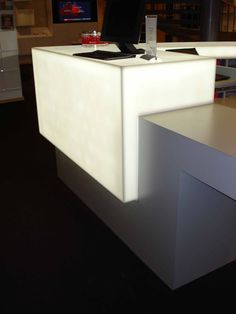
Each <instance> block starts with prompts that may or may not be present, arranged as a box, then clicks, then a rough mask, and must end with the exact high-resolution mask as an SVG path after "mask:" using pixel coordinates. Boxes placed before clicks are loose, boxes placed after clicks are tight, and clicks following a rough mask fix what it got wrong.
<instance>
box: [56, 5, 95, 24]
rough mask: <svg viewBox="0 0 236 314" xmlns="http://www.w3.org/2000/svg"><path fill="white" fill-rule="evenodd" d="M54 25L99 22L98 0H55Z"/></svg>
mask: <svg viewBox="0 0 236 314" xmlns="http://www.w3.org/2000/svg"><path fill="white" fill-rule="evenodd" d="M52 7H53V23H70V22H94V21H97V3H96V0H76V1H66V0H53V6H52Z"/></svg>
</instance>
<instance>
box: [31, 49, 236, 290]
mask: <svg viewBox="0 0 236 314" xmlns="http://www.w3.org/2000/svg"><path fill="white" fill-rule="evenodd" d="M80 49H82V48H80ZM109 49H110V47H109ZM78 50H79V48H78V47H75V46H72V47H51V48H35V49H33V65H34V75H35V85H36V96H37V107H38V118H39V127H40V132H41V133H42V134H43V135H44V136H45V137H46V138H47V139H49V140H50V141H51V142H52V143H53V144H54V145H55V146H56V148H57V149H56V155H57V166H58V175H59V177H60V178H61V179H62V180H63V181H64V182H65V183H66V184H67V185H68V186H69V187H70V188H71V189H72V190H73V191H74V192H75V193H76V194H77V195H78V196H79V197H80V199H81V200H82V201H84V202H85V203H86V204H87V205H88V207H89V208H90V209H91V210H93V211H94V212H95V213H96V215H97V216H98V217H100V218H101V219H102V220H103V221H104V222H105V223H106V224H107V225H108V226H109V227H110V228H111V229H112V230H113V232H115V233H116V234H117V235H118V236H119V237H120V238H121V239H122V240H123V241H124V242H125V243H126V244H127V245H128V246H129V247H130V249H131V250H132V251H134V252H135V254H137V256H139V257H140V258H141V259H142V260H143V261H144V262H145V263H146V264H147V265H148V266H149V267H150V268H151V269H152V270H153V271H154V272H155V273H156V274H157V275H158V276H159V277H160V278H161V279H162V280H163V281H164V282H165V283H166V284H167V285H168V286H169V287H171V288H177V287H179V286H181V285H183V284H186V283H188V282H190V281H191V280H194V279H196V278H198V277H200V276H202V275H204V274H206V273H208V272H209V271H212V270H213V269H216V268H217V267H220V266H222V265H224V264H225V263H227V262H229V261H231V260H234V259H235V258H236V254H235V250H234V241H232V239H235V238H236V234H235V231H234V230H236V228H235V227H236V226H235V225H234V221H235V220H236V217H235V214H234V213H236V210H235V201H234V200H233V199H232V197H235V194H236V193H235V191H234V189H232V187H234V186H235V179H234V177H235V176H234V172H235V156H234V155H233V156H231V155H230V154H231V153H230V151H229V150H227V149H226V148H225V147H224V146H223V144H222V143H224V142H227V140H228V138H227V136H228V135H229V134H230V132H228V133H227V132H226V131H225V132H224V133H223V134H222V136H223V138H222V142H221V144H220V146H219V147H214V146H212V145H213V144H212V143H213V142H214V141H213V140H211V139H212V136H214V134H216V133H215V131H216V130H219V128H221V127H222V125H224V126H225V127H226V130H227V128H228V126H229V124H228V122H229V121H228V120H227V119H226V118H225V119H223V120H221V118H220V117H221V114H220V112H218V114H216V115H215V114H214V106H215V105H208V104H209V103H211V102H212V101H213V96H214V78H215V60H214V59H211V58H206V57H198V56H190V55H183V54H175V53H173V52H164V51H159V52H158V56H159V58H160V59H158V60H157V61H155V60H152V61H151V62H147V61H145V60H142V59H139V58H137V59H132V60H119V61H113V62H109V63H108V62H103V61H92V60H83V59H79V58H75V57H72V56H71V55H72V53H73V52H75V51H78ZM198 105H201V106H200V107H196V108H189V109H186V108H187V107H194V106H198ZM180 108H185V109H183V110H186V112H184V111H178V110H176V111H175V112H172V110H175V109H180ZM201 109H202V110H201ZM227 109H228V108H227ZM163 111H170V112H168V113H162V112H163ZM151 113H159V114H158V115H157V116H156V115H150V116H144V115H147V114H151ZM174 113H176V115H172V114H174ZM231 114H232V117H233V120H231V122H230V125H231V127H232V126H233V125H234V123H233V122H234V118H236V117H235V114H233V112H230V115H229V116H231ZM162 115H163V116H162ZM197 116H198V121H199V122H198V125H197V126H196V125H195V122H196V117H197ZM223 116H224V115H223ZM160 117H165V119H164V120H165V123H166V124H165V125H164V124H162V123H164V122H163V121H162V120H161V118H160ZM184 120H185V122H189V124H187V125H185V123H184ZM139 121H140V127H139ZM178 121H179V123H178ZM173 122H174V123H173ZM175 122H177V124H175ZM203 125H204V126H205V127H203ZM208 125H209V128H207V127H206V126H208ZM193 126H194V130H195V131H196V134H194V132H192V127H193ZM181 130H182V131H181ZM229 130H230V129H229ZM233 131H234V130H233ZM181 132H183V133H181ZM199 132H200V133H199ZM217 134H218V133H217ZM219 134H220V133H219ZM226 139H227V140H226ZM178 144H179V145H178ZM218 144H219V142H218ZM230 145H231V146H232V147H234V143H233V142H232V143H231V144H230ZM218 150H220V152H219V151H218ZM205 157H207V158H205ZM212 165H216V168H214V167H213V168H212V169H211V171H208V172H207V170H208V166H212ZM218 168H219V169H221V171H222V174H225V173H230V174H232V175H231V176H230V179H229V178H228V176H227V175H224V176H223V178H224V181H222V184H221V177H220V172H219V171H218V172H214V169H218ZM84 170H85V171H84ZM225 170H227V172H224V171H225ZM215 173H216V176H217V177H215V178H214V174H215ZM224 193H225V194H226V195H228V196H225V195H224ZM227 193H228V194H227ZM229 196H230V197H229ZM199 200H200V201H201V202H200V203H198V201H199ZM208 207H209V208H208ZM198 212H199V213H200V215H199V216H198V214H196V213H198ZM222 212H225V213H227V215H224V214H223V215H220V214H222ZM215 213H217V215H215ZM188 219H190V221H191V224H189V223H188V221H189V220H188ZM195 221H196V224H195V223H194V222H195ZM212 222H213V227H212V225H211V223H212ZM210 227H212V232H211V233H209V234H206V230H210V229H209V228H210ZM227 228H228V229H227ZM225 229H227V232H225ZM206 235H207V236H208V237H205V236H206ZM186 240H187V241H186ZM194 254H195V255H194Z"/></svg>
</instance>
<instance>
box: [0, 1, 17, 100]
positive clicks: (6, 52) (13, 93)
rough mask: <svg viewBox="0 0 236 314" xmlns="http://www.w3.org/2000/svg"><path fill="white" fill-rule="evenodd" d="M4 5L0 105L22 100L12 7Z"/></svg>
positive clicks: (0, 39)
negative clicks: (5, 18)
mask: <svg viewBox="0 0 236 314" xmlns="http://www.w3.org/2000/svg"><path fill="white" fill-rule="evenodd" d="M6 4H7V5H6V6H4V7H5V8H6V9H4V7H3V9H2V10H1V11H0V20H1V24H0V103H6V102H10V101H16V100H22V99H23V97H22V87H21V76H20V67H19V59H18V45H17V36H16V29H15V25H14V18H13V6H12V5H11V1H6ZM9 8H10V9H9ZM3 17H8V20H6V21H5V22H4V21H3V20H4V18H3ZM4 23H5V24H4ZM9 23H10V24H9Z"/></svg>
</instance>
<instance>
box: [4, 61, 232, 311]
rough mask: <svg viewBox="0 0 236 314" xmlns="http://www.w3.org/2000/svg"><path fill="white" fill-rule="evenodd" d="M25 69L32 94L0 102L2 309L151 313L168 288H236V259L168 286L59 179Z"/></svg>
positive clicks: (27, 70)
mask: <svg viewBox="0 0 236 314" xmlns="http://www.w3.org/2000/svg"><path fill="white" fill-rule="evenodd" d="M21 71H22V81H23V92H24V96H25V101H24V102H18V103H8V104H2V105H0V139H1V141H0V143H1V155H0V254H1V255H0V275H1V278H0V288H1V291H2V292H1V294H0V312H1V313H2V314H6V313H16V311H15V310H13V308H14V306H18V309H20V308H21V307H22V308H23V309H24V310H25V311H27V310H28V311H29V312H30V313H47V312H48V310H51V313H55V312H56V311H58V310H64V312H65V313H85V314H86V313H89V314H90V313H109V314H110V313H111V314H113V313H114V314H116V313H144V314H148V313H157V309H158V308H159V306H160V301H161V300H162V296H174V295H180V294H182V295H186V293H192V292H193V293H196V292H206V291H209V290H211V291H212V290H215V289H217V290H225V289H228V290H234V289H236V263H231V264H229V265H227V266H226V267H223V268H222V269H220V270H217V271H215V272H213V273H211V274H209V275H207V276H205V277H203V278H201V279H199V280H196V281H194V282H193V283H191V284H189V285H186V286H185V287H182V288H180V289H177V290H176V291H175V292H173V291H171V290H169V289H168V288H167V287H166V286H165V285H164V284H163V283H162V282H161V281H160V280H159V279H158V278H157V277H156V276H155V275H154V274H153V273H152V272H151V271H150V270H149V269H148V268H147V267H146V266H145V265H144V264H143V263H142V262H141V261H140V260H139V259H138V258H137V257H136V256H135V255H134V254H133V253H132V252H131V251H130V250H129V249H128V248H127V247H126V246H125V245H124V244H123V243H122V242H121V241H120V240H119V239H118V238H117V237H116V236H114V235H113V233H112V232H111V231H110V230H109V229H108V228H107V227H106V226H105V225H104V224H103V223H102V222H101V221H100V220H99V219H98V218H97V217H96V216H95V215H94V214H92V212H91V211H90V210H89V209H88V208H87V207H86V206H85V205H84V204H83V203H81V202H80V201H79V199H77V197H75V195H74V194H73V193H72V192H71V191H70V190H69V189H68V188H67V187H66V186H65V185H64V184H63V183H62V182H61V181H60V180H58V179H57V176H56V168H55V158H54V148H53V146H52V145H51V144H50V143H49V142H48V141H47V140H45V139H44V138H43V137H42V136H40V135H39V132H38V125H37V114H36V105H35V95H34V84H33V74H32V67H31V65H24V66H22V67H21ZM17 312H18V311H17Z"/></svg>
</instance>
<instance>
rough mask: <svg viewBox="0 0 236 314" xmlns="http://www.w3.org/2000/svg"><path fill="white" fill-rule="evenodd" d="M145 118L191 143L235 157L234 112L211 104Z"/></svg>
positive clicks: (235, 126) (231, 109) (235, 114)
mask: <svg viewBox="0 0 236 314" xmlns="http://www.w3.org/2000/svg"><path fill="white" fill-rule="evenodd" d="M144 118H145V120H147V121H149V122H152V123H154V124H157V125H159V126H161V127H163V128H166V129H169V130H171V131H173V132H175V133H178V134H180V135H183V136H185V137H187V138H189V139H190V140H194V141H197V142H199V143H201V144H204V145H207V146H209V147H212V148H215V149H217V150H219V151H221V152H223V153H225V154H227V155H230V156H234V157H236V139H235V135H236V109H233V108H229V107H226V106H223V105H219V104H211V105H206V106H201V107H193V108H188V109H182V110H176V111H170V112H164V113H159V114H156V115H155V114H153V115H150V116H145V117H144Z"/></svg>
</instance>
